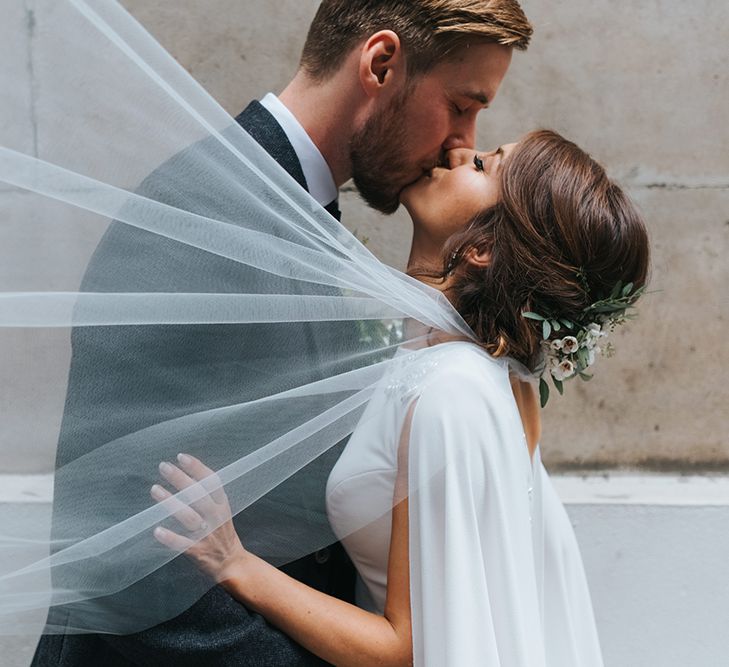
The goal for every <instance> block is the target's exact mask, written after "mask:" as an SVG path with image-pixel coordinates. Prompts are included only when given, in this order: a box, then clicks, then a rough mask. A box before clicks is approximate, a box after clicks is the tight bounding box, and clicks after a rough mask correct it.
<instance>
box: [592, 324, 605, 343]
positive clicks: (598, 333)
mask: <svg viewBox="0 0 729 667" xmlns="http://www.w3.org/2000/svg"><path fill="white" fill-rule="evenodd" d="M587 335H588V336H589V337H590V338H592V339H593V340H597V339H598V338H602V337H603V336H607V331H603V330H602V327H601V326H600V325H599V324H598V323H597V322H590V324H588V325H587Z"/></svg>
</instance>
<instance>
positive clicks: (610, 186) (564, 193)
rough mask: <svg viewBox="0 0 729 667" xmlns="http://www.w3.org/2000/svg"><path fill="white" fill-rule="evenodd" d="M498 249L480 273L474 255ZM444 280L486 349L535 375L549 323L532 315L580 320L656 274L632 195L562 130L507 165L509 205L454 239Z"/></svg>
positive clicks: (538, 137)
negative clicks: (468, 256)
mask: <svg viewBox="0 0 729 667" xmlns="http://www.w3.org/2000/svg"><path fill="white" fill-rule="evenodd" d="M471 248H476V249H478V250H479V251H480V252H484V251H485V252H488V253H489V254H490V261H489V263H488V265H487V266H485V267H476V266H474V265H472V264H471V263H469V262H467V261H465V260H464V255H465V253H466V251H468V249H471ZM444 253H445V254H444V265H443V271H442V273H441V274H440V277H443V278H445V276H446V275H447V274H448V273H450V272H452V274H453V276H452V277H453V281H452V287H451V288H450V289H449V292H448V294H449V297H450V298H451V301H452V302H453V304H454V306H455V307H456V309H457V310H458V312H459V313H460V314H461V316H462V317H463V318H464V319H465V320H466V322H467V323H468V324H469V326H470V327H471V328H472V329H473V331H474V333H475V334H476V335H477V336H478V337H479V339H480V340H481V341H482V342H483V345H484V347H485V348H486V350H487V351H488V352H489V353H490V354H492V355H494V356H504V355H508V356H510V357H513V358H515V359H517V360H518V361H520V362H522V363H524V364H526V365H527V366H528V367H529V368H532V369H534V367H535V365H536V363H537V361H538V359H539V349H540V341H541V326H539V323H538V322H535V321H534V320H529V319H526V318H525V317H524V316H523V315H522V313H523V312H524V311H535V312H537V313H553V314H557V315H558V316H559V317H563V318H566V319H574V318H577V316H578V315H579V314H580V313H581V311H582V310H583V309H584V308H586V307H587V306H589V305H590V304H592V303H594V302H595V301H597V300H599V299H602V298H606V297H607V296H608V295H609V294H610V291H611V290H612V288H613V287H614V286H615V284H616V283H617V282H618V281H619V280H620V281H622V282H623V284H625V283H628V282H632V283H633V284H634V285H635V287H636V288H638V287H641V286H642V285H643V284H644V283H645V281H646V279H647V274H648V267H649V255H650V252H649V244H648V234H647V232H646V228H645V224H644V222H643V220H642V218H641V216H640V214H639V213H638V211H637V210H636V207H635V205H634V204H633V203H632V202H631V201H630V199H629V198H628V197H627V195H626V194H625V193H624V192H623V191H622V190H621V189H620V187H619V186H617V185H616V184H615V183H613V182H612V181H610V180H609V179H608V177H607V175H606V174H605V170H604V169H603V168H602V167H601V166H600V165H599V164H598V163H597V162H595V161H594V160H593V159H592V158H591V157H590V156H589V155H587V153H585V152H584V151H583V150H581V149H580V148H579V147H578V146H576V145H575V144H574V143H572V142H571V141H567V140H566V139H564V138H563V137H561V136H560V135H559V134H557V133H556V132H551V131H548V130H539V131H536V132H532V133H530V134H528V135H526V136H525V137H524V138H523V139H522V140H521V141H520V142H519V143H518V145H517V146H516V147H515V149H514V151H513V152H512V154H511V155H510V156H509V158H508V159H507V160H505V162H504V165H503V168H502V171H501V201H500V203H499V204H497V205H496V206H494V207H492V208H489V209H488V210H485V211H483V212H481V213H480V214H479V215H478V216H477V217H476V218H475V219H474V220H473V221H472V222H471V224H470V225H469V226H468V227H467V228H466V229H465V230H464V231H463V232H460V233H458V234H456V235H454V236H453V237H451V238H450V239H449V241H448V243H447V244H446V248H445V251H444Z"/></svg>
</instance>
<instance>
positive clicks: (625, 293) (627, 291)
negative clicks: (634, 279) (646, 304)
mask: <svg viewBox="0 0 729 667" xmlns="http://www.w3.org/2000/svg"><path fill="white" fill-rule="evenodd" d="M632 289H633V283H628V284H627V285H626V286H625V287H623V296H628V294H630V290H632Z"/></svg>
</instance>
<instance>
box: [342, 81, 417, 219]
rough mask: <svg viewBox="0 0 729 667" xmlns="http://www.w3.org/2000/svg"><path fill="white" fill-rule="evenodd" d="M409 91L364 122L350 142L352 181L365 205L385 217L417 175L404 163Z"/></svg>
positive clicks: (392, 210) (406, 154)
mask: <svg viewBox="0 0 729 667" xmlns="http://www.w3.org/2000/svg"><path fill="white" fill-rule="evenodd" d="M409 92H410V91H409V89H406V90H405V91H403V93H402V94H401V95H398V96H397V98H395V99H393V100H392V102H391V103H390V105H389V106H387V107H386V108H385V109H382V110H381V111H379V112H378V113H376V114H374V115H373V116H372V117H371V118H369V119H368V120H367V122H366V123H365V124H364V126H363V127H362V129H361V130H359V131H358V132H356V133H355V135H354V136H353V137H352V140H351V143H350V159H351V160H352V179H353V180H354V184H355V185H356V186H357V189H358V190H359V193H360V195H361V196H362V199H364V200H365V201H366V202H367V204H368V205H369V206H371V207H372V208H374V209H375V210H377V211H380V212H381V213H384V214H386V215H389V214H391V213H394V212H395V211H397V209H398V207H399V206H400V192H401V191H402V189H403V188H404V187H405V186H406V185H409V184H410V183H412V182H413V180H415V179H416V178H417V177H418V176H419V174H417V173H416V169H414V166H413V165H412V164H411V163H410V162H408V159H409V158H411V156H410V152H411V150H410V148H409V141H408V127H407V124H406V123H405V122H404V121H405V119H406V118H407V114H406V105H407V98H408V94H409Z"/></svg>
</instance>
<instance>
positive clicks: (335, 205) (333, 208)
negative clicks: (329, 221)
mask: <svg viewBox="0 0 729 667" xmlns="http://www.w3.org/2000/svg"><path fill="white" fill-rule="evenodd" d="M324 208H325V209H326V212H327V213H329V215H331V216H332V217H333V218H336V220H337V221H338V222H341V221H342V212H341V211H340V210H339V200H338V199H335V200H334V201H333V202H330V203H328V204H327V205H326V206H325V207H324Z"/></svg>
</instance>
